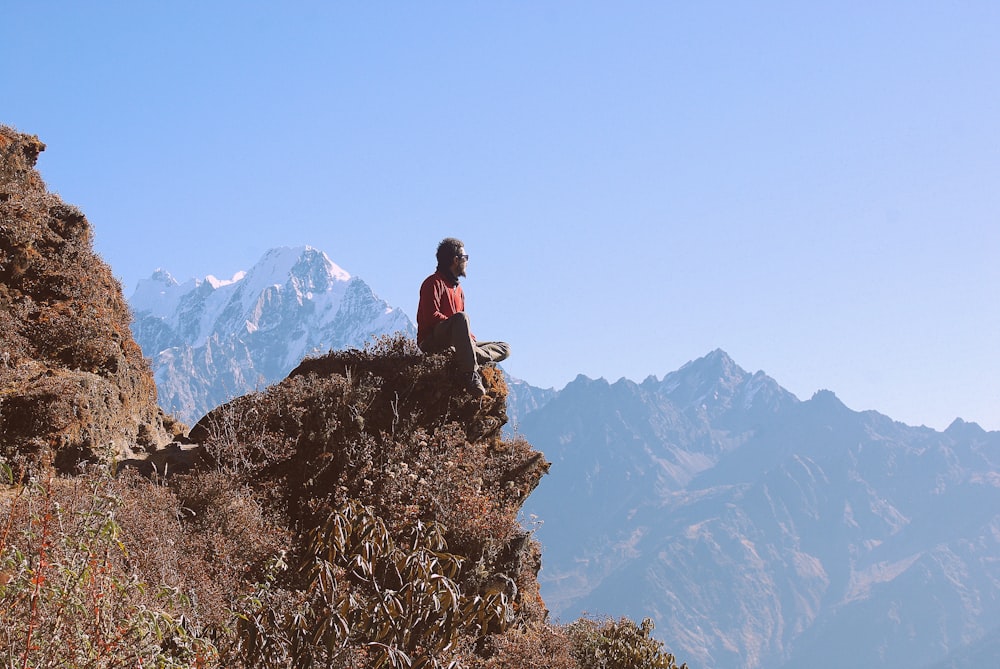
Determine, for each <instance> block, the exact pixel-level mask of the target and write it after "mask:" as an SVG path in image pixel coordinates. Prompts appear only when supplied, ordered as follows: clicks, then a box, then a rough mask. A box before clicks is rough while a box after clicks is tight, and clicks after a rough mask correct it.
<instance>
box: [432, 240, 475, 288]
mask: <svg viewBox="0 0 1000 669" xmlns="http://www.w3.org/2000/svg"><path fill="white" fill-rule="evenodd" d="M437 261H438V269H442V270H448V271H449V272H451V274H452V275H453V276H454V277H455V278H456V279H457V278H458V277H460V276H465V264H466V263H467V262H469V256H468V255H466V254H465V244H463V243H462V240H461V239H455V238H454V237H446V238H445V239H442V240H441V243H440V244H438V248H437Z"/></svg>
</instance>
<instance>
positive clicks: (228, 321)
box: [129, 246, 416, 423]
mask: <svg viewBox="0 0 1000 669" xmlns="http://www.w3.org/2000/svg"><path fill="white" fill-rule="evenodd" d="M129 304H130V306H131V308H132V312H133V315H134V319H133V322H132V333H133V335H134V336H135V339H136V341H137V342H138V343H139V346H140V347H141V348H142V350H143V352H144V353H145V355H146V356H147V357H149V358H150V359H151V361H152V367H153V372H154V378H155V379H156V385H157V389H158V391H159V398H160V406H161V407H163V409H164V410H166V411H168V412H170V413H173V414H174V415H176V416H177V417H178V418H180V419H182V420H184V421H186V422H188V423H193V422H194V421H196V420H197V419H198V418H200V417H201V416H203V415H205V414H206V413H208V411H209V410H211V409H213V408H215V407H216V406H218V405H219V404H222V403H223V402H226V401H228V400H230V399H232V398H234V397H238V396H241V395H243V394H245V393H247V392H249V391H251V390H254V389H258V388H262V387H264V386H267V385H270V384H272V383H276V382H278V381H281V380H282V379H283V378H285V376H286V375H287V374H288V373H289V372H290V371H291V370H292V369H293V368H294V367H295V366H296V365H298V364H299V362H301V361H302V359H303V358H304V357H305V356H307V355H315V354H318V353H325V352H327V351H329V350H339V349H344V348H360V347H362V346H364V344H365V343H366V342H370V341H372V340H373V339H374V338H377V337H379V336H381V335H388V334H392V333H394V332H397V331H401V332H405V333H407V334H409V335H414V334H415V333H416V330H415V328H414V327H413V324H412V323H411V322H410V319H409V318H408V317H407V316H406V314H404V313H403V312H402V311H401V310H399V309H397V308H394V307H391V306H389V305H388V304H387V303H386V302H385V300H382V299H380V298H379V297H378V296H377V295H375V293H374V292H373V291H372V289H371V288H370V287H369V286H368V284H366V283H365V282H364V281H363V280H361V279H360V278H357V277H352V276H351V275H350V274H348V273H347V272H346V271H344V270H343V269H341V268H340V267H338V266H337V265H336V264H334V263H333V261H331V260H330V258H329V257H328V256H327V255H326V254H325V253H323V252H322V251H319V250H317V249H314V248H311V247H308V246H304V247H295V248H276V249H271V250H270V251H268V252H267V253H265V254H264V256H263V257H262V258H261V259H260V260H259V261H258V262H257V263H256V264H255V265H254V266H253V267H252V268H250V269H249V270H247V271H245V272H239V273H237V274H236V275H235V276H234V277H233V278H232V279H230V280H219V279H216V278H215V277H213V276H208V277H205V278H204V279H190V280H188V281H185V282H184V283H178V282H177V281H176V280H175V279H174V278H173V277H172V276H170V274H169V273H168V272H166V271H164V270H162V269H161V270H157V271H156V272H154V273H153V275H152V276H151V277H150V278H149V279H145V280H143V281H140V282H139V283H138V285H137V287H136V290H135V292H134V293H133V295H132V297H131V298H130V299H129Z"/></svg>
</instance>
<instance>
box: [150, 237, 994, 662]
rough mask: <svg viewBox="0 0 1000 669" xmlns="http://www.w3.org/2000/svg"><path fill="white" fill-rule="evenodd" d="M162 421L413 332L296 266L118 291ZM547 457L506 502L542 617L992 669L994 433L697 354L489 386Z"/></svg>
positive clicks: (361, 287) (160, 276)
mask: <svg viewBox="0 0 1000 669" xmlns="http://www.w3.org/2000/svg"><path fill="white" fill-rule="evenodd" d="M131 302H132V309H133V311H134V313H135V321H134V325H133V330H134V332H135V335H136V339H137V341H138V342H139V344H140V346H141V347H142V348H143V351H144V352H145V354H146V355H147V356H148V357H150V358H151V359H152V361H153V368H154V372H155V378H156V381H157V386H158V388H159V392H160V396H161V405H162V406H163V407H164V409H166V410H167V411H172V412H174V413H179V415H180V417H182V418H185V419H187V420H192V419H193V418H197V417H198V415H200V413H203V412H205V411H207V410H208V409H210V408H212V407H213V406H214V404H213V402H214V403H219V402H221V401H223V400H224V399H228V398H229V397H231V396H233V395H236V394H240V392H241V391H245V389H247V388H248V387H249V388H252V387H253V385H254V384H258V385H259V384H267V383H271V382H274V381H277V380H280V378H282V377H283V375H285V374H287V372H288V370H289V369H290V368H291V367H294V366H295V365H296V364H297V362H298V360H299V359H301V357H302V356H303V355H306V354H309V353H311V352H315V351H325V350H328V349H331V348H343V347H351V346H353V347H358V346H361V345H362V344H363V343H364V341H365V340H366V339H368V338H370V337H371V336H373V335H378V334H382V333H388V332H391V331H396V330H402V331H404V332H407V333H410V334H411V335H412V325H411V324H410V321H409V319H407V318H406V317H405V315H403V314H402V312H401V311H400V310H398V309H394V308H392V307H390V306H389V305H387V304H385V303H384V302H382V301H380V300H379V299H378V298H377V297H375V295H374V293H373V292H372V291H371V289H369V288H368V286H367V284H364V282H362V281H361V280H360V279H356V278H351V277H349V276H348V275H347V274H346V272H343V270H340V269H339V268H338V267H337V266H336V265H334V264H333V263H332V262H331V261H330V260H329V258H327V257H326V256H325V255H324V254H322V253H321V252H319V251H316V250H315V249H309V248H308V247H305V248H299V249H277V250H274V251H271V252H269V253H268V254H266V255H265V256H264V258H263V259H262V260H261V261H260V262H259V263H258V264H257V265H255V266H254V267H253V268H252V269H251V270H249V271H248V272H246V274H245V275H237V276H236V277H234V279H233V280H232V281H229V282H223V281H218V280H215V279H213V278H211V277H208V278H206V279H204V280H200V281H199V280H192V281H189V282H187V283H185V284H180V285H178V284H177V283H176V281H173V280H172V279H171V278H170V277H169V275H167V274H166V273H164V272H157V273H156V274H154V276H153V278H151V279H150V280H148V281H146V282H143V283H142V284H140V286H139V287H138V288H137V290H136V293H135V295H134V296H133V298H132V301H131ZM508 387H509V389H510V397H509V400H508V417H509V419H510V421H509V428H510V429H513V430H514V431H515V432H516V433H518V434H520V435H523V436H524V437H525V438H526V439H527V440H528V441H529V442H530V443H531V444H532V445H533V446H534V447H535V448H536V449H538V450H540V451H542V452H543V453H544V454H545V457H546V458H547V459H548V460H550V461H551V462H552V466H551V469H550V473H549V475H547V476H546V477H544V478H543V480H542V482H541V484H540V485H539V487H538V489H537V490H535V492H534V493H533V494H532V495H531V497H529V499H528V501H527V503H526V504H525V512H526V514H527V515H526V516H525V520H524V522H525V523H526V524H527V525H528V526H530V527H533V528H534V533H535V536H536V537H537V538H538V539H539V540H540V541H541V543H542V546H543V551H544V552H543V567H542V571H541V573H540V579H541V582H542V596H543V598H544V600H545V603H546V605H547V606H548V608H549V609H550V611H551V613H552V615H553V616H554V617H555V618H557V619H563V620H567V621H568V620H572V619H575V618H576V617H578V616H579V615H580V614H581V613H583V612H590V613H593V614H606V615H612V616H617V615H628V616H631V617H633V618H636V619H639V618H642V617H645V616H649V617H651V618H653V619H654V621H655V622H656V633H657V636H658V637H659V638H661V639H663V640H664V641H665V642H666V643H667V645H668V647H670V648H671V650H672V651H673V652H675V654H677V656H678V657H680V658H683V659H685V660H686V661H688V663H689V665H690V666H692V667H713V668H716V669H756V668H757V667H768V668H769V669H793V668H800V667H801V668H805V667H809V668H811V669H812V668H824V667H834V666H842V665H843V664H845V663H851V664H853V665H856V666H865V667H870V666H879V667H907V668H908V669H912V668H917V669H919V668H921V667H924V668H926V669H944V668H945V667H948V668H951V669H958V668H964V667H970V668H971V667H982V666H1000V642H998V641H997V640H998V639H1000V636H998V634H997V632H998V630H1000V512H998V510H1000V504H998V503H1000V470H998V464H1000V462H998V461H1000V432H986V431H984V430H982V429H981V428H980V427H979V426H977V425H975V424H970V423H965V422H963V421H961V420H956V421H955V422H954V423H953V424H952V425H951V426H950V427H949V428H948V429H947V430H945V431H943V432H939V431H935V430H932V429H929V428H926V427H912V426H908V425H904V424H902V423H898V422H896V421H893V420H892V419H891V418H889V417H886V416H883V415H881V414H878V413H875V412H856V411H852V410H851V409H849V408H847V407H846V406H844V405H843V403H841V402H840V401H839V400H838V399H837V397H836V395H835V394H834V393H833V392H830V391H827V390H823V391H820V392H818V393H816V394H815V395H814V396H813V397H812V398H810V399H809V400H806V401H801V400H799V399H798V398H797V397H795V396H794V395H793V394H792V393H790V392H788V391H787V390H785V389H783V388H782V387H781V386H780V385H779V383H778V382H777V381H775V380H774V379H772V378H770V377H769V376H768V375H767V374H765V373H764V372H760V371H758V372H756V373H752V374H751V373H749V372H747V371H745V370H743V369H742V368H741V367H740V366H739V365H738V364H737V363H736V362H735V361H734V360H732V359H731V358H730V357H729V356H728V355H727V354H726V353H725V352H724V351H722V350H715V351H712V352H710V353H709V354H707V355H706V356H704V357H702V358H700V359H697V360H694V361H692V362H690V363H688V364H687V365H685V366H683V367H682V368H680V369H679V370H677V371H675V372H672V373H669V374H667V375H666V376H664V377H663V378H662V379H659V378H657V377H653V376H651V377H649V378H647V379H646V380H644V381H642V382H641V383H636V382H633V381H629V380H626V379H622V380H620V381H617V382H615V383H609V382H607V381H606V380H604V379H597V380H594V379H589V378H587V377H585V376H579V377H577V378H576V379H575V380H574V381H572V382H571V383H569V384H568V385H567V386H566V387H565V388H563V389H561V390H554V389H540V388H535V387H533V386H531V385H530V384H529V383H527V382H524V381H519V380H515V379H508Z"/></svg>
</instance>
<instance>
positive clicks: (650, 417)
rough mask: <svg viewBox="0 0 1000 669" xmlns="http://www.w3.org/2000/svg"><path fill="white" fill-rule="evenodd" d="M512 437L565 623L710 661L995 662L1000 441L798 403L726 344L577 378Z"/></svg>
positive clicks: (960, 426)
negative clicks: (610, 374)
mask: <svg viewBox="0 0 1000 669" xmlns="http://www.w3.org/2000/svg"><path fill="white" fill-rule="evenodd" d="M520 430H521V432H522V434H524V436H525V437H526V438H527V439H528V440H529V441H530V442H531V443H532V444H533V445H534V446H535V448H537V449H538V450H540V451H542V452H543V453H545V456H546V458H547V459H549V460H550V461H552V463H553V464H552V467H551V470H550V473H549V476H547V477H545V479H544V480H543V481H542V483H541V485H540V486H539V488H538V489H537V490H536V491H535V493H534V494H533V495H532V496H531V497H530V498H529V500H528V502H527V504H526V505H525V508H524V510H525V512H526V513H528V514H530V515H532V516H534V517H537V518H540V519H541V520H542V521H543V524H542V525H541V527H540V528H539V529H538V530H537V533H536V534H537V536H538V538H539V540H540V541H541V542H542V545H543V569H542V572H541V574H540V580H541V582H542V595H543V597H544V598H545V601H546V603H547V605H548V606H549V607H550V609H552V611H553V613H554V615H556V616H557V617H561V618H563V619H567V620H568V619H572V618H573V617H574V616H577V615H579V614H580V613H581V612H583V611H591V612H600V613H607V614H610V615H629V616H633V617H643V616H647V615H648V616H651V617H653V619H654V620H655V621H656V623H657V628H656V629H657V634H658V636H659V637H660V638H662V639H664V640H666V641H667V642H668V644H669V645H670V646H671V648H672V649H673V650H674V651H675V652H677V653H678V655H679V656H681V657H685V658H688V661H689V663H690V664H691V665H692V666H706V667H716V668H718V669H756V668H757V667H768V668H769V669H771V668H781V669H792V668H796V669H797V668H800V667H801V668H806V667H809V668H810V669H815V668H819V669H823V668H825V667H831V668H832V667H839V666H843V665H844V663H845V662H847V663H850V664H852V665H854V666H879V667H900V668H902V667H907V668H910V667H917V668H919V667H935V668H937V667H940V666H949V667H952V668H953V669H958V668H960V667H961V668H968V669H971V668H972V667H981V666H1000V655H998V653H997V648H998V647H1000V644H996V643H990V642H989V640H990V639H991V638H992V637H991V635H992V634H994V633H995V630H996V629H997V628H998V627H1000V559H998V558H1000V470H998V468H1000V432H985V431H984V430H982V429H981V428H980V427H979V426H977V425H975V424H970V423H965V422H963V421H961V420H956V421H955V422H954V423H953V424H952V425H951V426H950V427H949V428H948V429H947V430H945V431H944V432H936V431H934V430H931V429H928V428H923V427H910V426H906V425H903V424H901V423H897V422H895V421H892V420H891V419H890V418H888V417H886V416H883V415H881V414H878V413H876V412H871V411H869V412H855V411H852V410H850V409H848V408H847V407H845V406H844V405H843V404H842V403H841V402H840V401H839V400H838V399H837V398H836V396H835V395H834V394H833V393H832V392H830V391H820V392H818V393H816V394H815V395H814V396H813V397H812V398H811V399H809V400H807V401H800V400H798V399H797V398H796V397H795V396H794V395H792V394H791V393H789V392H787V391H786V390H784V389H783V388H781V386H780V385H778V383H777V382H776V381H774V380H773V379H771V378H770V377H768V376H767V375H766V374H764V373H762V372H757V373H756V374H750V373H747V372H746V371H744V370H742V369H741V368H740V367H739V366H738V365H736V363H735V362H734V361H733V360H732V359H731V358H729V356H728V355H726V354H725V352H723V351H720V350H717V351H713V352H712V353H710V354H708V355H707V356H705V357H704V358H701V359H699V360H696V361H693V362H691V363H688V364H687V365H685V366H684V367H682V368H681V369H679V370H678V371H676V372H672V373H670V374H668V375H666V376H665V377H664V378H663V380H662V381H661V380H658V379H656V378H655V377H650V378H648V379H646V380H645V381H644V382H642V383H641V384H637V383H634V382H631V381H628V380H624V379H623V380H621V381H618V382H616V383H614V384H609V383H608V382H607V381H605V380H603V379H599V380H596V381H595V380H591V379H588V378H586V377H583V376H581V377H578V378H577V379H576V380H575V381H573V382H572V383H570V384H569V385H568V386H566V388H564V389H563V390H562V391H559V392H558V393H557V394H556V396H555V397H554V398H553V399H552V400H551V401H550V402H549V403H548V404H547V405H545V406H543V407H541V408H540V409H539V410H537V411H535V412H533V413H530V414H528V415H527V416H526V417H525V418H524V419H523V420H522V421H521V423H520ZM963 649H965V650H963ZM946 658H947V661H948V664H947V665H943V664H938V663H941V662H944V661H945V659H946ZM973 659H974V661H973ZM984 661H985V662H986V664H983V662H984Z"/></svg>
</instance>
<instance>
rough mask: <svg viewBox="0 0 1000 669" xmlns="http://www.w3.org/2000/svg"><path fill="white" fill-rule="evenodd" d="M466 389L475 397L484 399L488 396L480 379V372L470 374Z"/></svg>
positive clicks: (467, 377) (466, 381)
mask: <svg viewBox="0 0 1000 669" xmlns="http://www.w3.org/2000/svg"><path fill="white" fill-rule="evenodd" d="M465 387H466V388H468V390H469V392H470V393H472V395H473V396H474V397H482V396H483V395H485V394H486V388H485V387H483V380H482V379H480V378H479V372H476V371H472V372H469V374H468V375H467V376H466V380H465Z"/></svg>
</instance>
